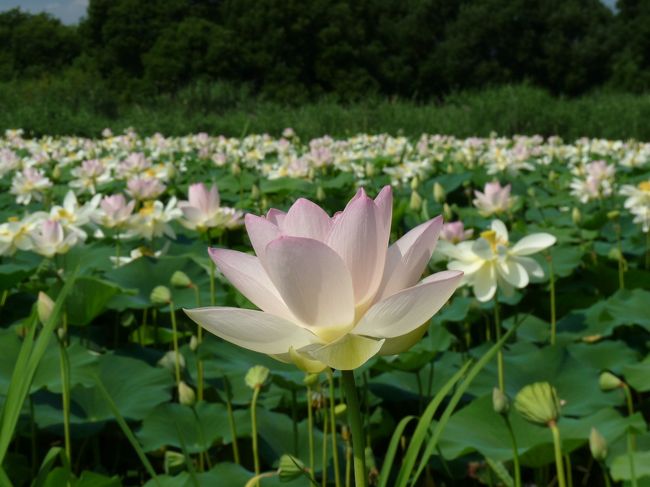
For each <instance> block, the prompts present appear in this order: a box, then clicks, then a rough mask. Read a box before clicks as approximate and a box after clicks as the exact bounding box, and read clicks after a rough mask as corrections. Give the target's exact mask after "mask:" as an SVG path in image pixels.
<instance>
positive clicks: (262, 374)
mask: <svg viewBox="0 0 650 487" xmlns="http://www.w3.org/2000/svg"><path fill="white" fill-rule="evenodd" d="M270 372H271V371H270V370H269V369H267V368H266V367H264V366H263V365H254V366H253V367H251V368H250V369H248V372H246V377H245V378H244V380H245V381H246V385H247V386H248V387H250V388H251V389H257V388H260V387H262V386H263V385H264V383H265V382H266V379H268V378H269V373H270Z"/></svg>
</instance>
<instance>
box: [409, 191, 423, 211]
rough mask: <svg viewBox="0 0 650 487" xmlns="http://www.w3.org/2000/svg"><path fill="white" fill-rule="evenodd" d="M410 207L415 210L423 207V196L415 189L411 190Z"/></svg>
mask: <svg viewBox="0 0 650 487" xmlns="http://www.w3.org/2000/svg"><path fill="white" fill-rule="evenodd" d="M409 208H411V210H414V211H418V210H419V209H420V208H422V197H421V196H420V195H419V194H418V192H417V191H415V190H413V191H412V192H411V201H410V202H409Z"/></svg>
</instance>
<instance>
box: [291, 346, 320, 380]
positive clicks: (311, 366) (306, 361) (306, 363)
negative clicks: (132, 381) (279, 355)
mask: <svg viewBox="0 0 650 487" xmlns="http://www.w3.org/2000/svg"><path fill="white" fill-rule="evenodd" d="M289 358H290V359H291V361H292V362H293V364H294V365H295V366H296V367H298V368H299V369H300V370H302V371H303V372H307V373H310V374H318V373H319V372H322V371H323V370H325V369H326V368H327V365H325V364H324V363H323V362H319V361H318V360H314V359H310V358H308V357H307V356H305V354H302V353H300V352H298V351H297V350H295V349H294V348H293V347H289Z"/></svg>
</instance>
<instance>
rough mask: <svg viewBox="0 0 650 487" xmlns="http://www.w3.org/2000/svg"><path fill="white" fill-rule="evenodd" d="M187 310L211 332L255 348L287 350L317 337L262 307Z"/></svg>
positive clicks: (302, 345) (268, 350)
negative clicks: (263, 309)
mask: <svg viewBox="0 0 650 487" xmlns="http://www.w3.org/2000/svg"><path fill="white" fill-rule="evenodd" d="M184 311H185V313H186V314H187V316H189V317H190V318H191V319H192V320H193V321H194V322H196V323H198V324H199V325H201V326H202V327H203V328H205V329H206V330H208V331H209V332H210V333H212V334H214V335H217V336H218V337H220V338H223V339H224V340H226V341H229V342H231V343H234V344H235V345H239V346H240V347H243V348H247V349H248V350H252V351H254V352H259V353H266V354H284V353H287V352H288V351H289V348H290V347H294V348H300V347H304V346H307V345H309V344H310V343H312V342H314V341H315V340H316V337H315V336H314V335H313V334H312V333H311V332H309V331H308V330H306V329H305V328H301V327H300V326H297V325H295V324H293V323H291V322H290V321H287V320H285V319H283V318H280V317H278V316H274V315H272V314H270V313H264V312H262V311H255V310H252V309H241V308H196V309H186V310H184Z"/></svg>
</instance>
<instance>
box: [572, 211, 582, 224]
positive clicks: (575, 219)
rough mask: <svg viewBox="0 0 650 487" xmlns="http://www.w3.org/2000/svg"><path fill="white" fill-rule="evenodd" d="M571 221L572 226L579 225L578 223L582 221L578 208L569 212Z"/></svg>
mask: <svg viewBox="0 0 650 487" xmlns="http://www.w3.org/2000/svg"><path fill="white" fill-rule="evenodd" d="M571 220H572V221H573V224H574V225H580V222H581V221H582V213H580V208H578V207H574V208H573V210H571Z"/></svg>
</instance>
